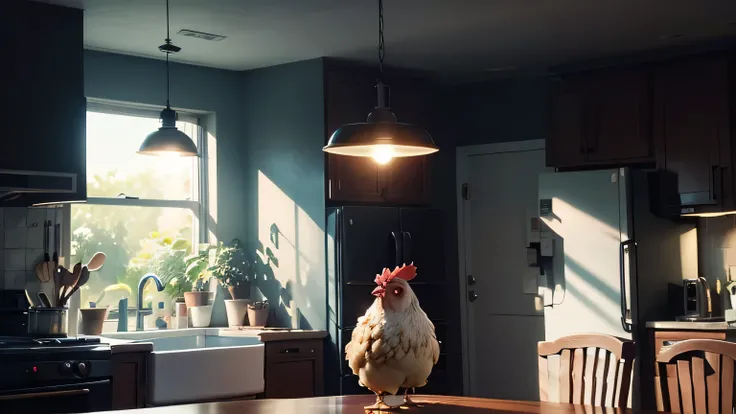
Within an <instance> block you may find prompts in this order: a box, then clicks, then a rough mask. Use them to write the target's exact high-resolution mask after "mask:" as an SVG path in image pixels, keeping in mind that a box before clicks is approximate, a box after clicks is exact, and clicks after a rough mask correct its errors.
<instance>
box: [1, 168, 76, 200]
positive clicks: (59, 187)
mask: <svg viewBox="0 0 736 414" xmlns="http://www.w3.org/2000/svg"><path fill="white" fill-rule="evenodd" d="M76 191H77V174H73V173H55V172H44V171H20V170H0V193H2V194H5V195H9V194H24V193H36V194H41V193H74V192H76Z"/></svg>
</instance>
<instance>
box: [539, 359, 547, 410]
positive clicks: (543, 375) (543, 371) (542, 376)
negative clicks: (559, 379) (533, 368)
mask: <svg viewBox="0 0 736 414" xmlns="http://www.w3.org/2000/svg"><path fill="white" fill-rule="evenodd" d="M538 358H539V401H549V373H548V372H547V365H548V364H549V361H548V360H547V358H546V357H542V356H540V357H538Z"/></svg>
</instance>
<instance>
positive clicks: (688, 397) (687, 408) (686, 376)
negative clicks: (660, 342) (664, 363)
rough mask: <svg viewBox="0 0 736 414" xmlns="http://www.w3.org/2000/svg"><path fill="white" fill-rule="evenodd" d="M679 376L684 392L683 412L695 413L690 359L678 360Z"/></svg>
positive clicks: (681, 389) (687, 413) (681, 392)
mask: <svg viewBox="0 0 736 414" xmlns="http://www.w3.org/2000/svg"><path fill="white" fill-rule="evenodd" d="M677 378H678V380H679V382H680V394H682V414H693V413H694V411H693V384H692V381H691V380H690V361H677Z"/></svg>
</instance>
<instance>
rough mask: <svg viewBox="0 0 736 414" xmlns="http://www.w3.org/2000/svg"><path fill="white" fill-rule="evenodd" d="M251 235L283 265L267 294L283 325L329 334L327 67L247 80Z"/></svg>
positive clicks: (264, 73)
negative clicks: (326, 247) (325, 96)
mask: <svg viewBox="0 0 736 414" xmlns="http://www.w3.org/2000/svg"><path fill="white" fill-rule="evenodd" d="M243 96H244V102H243V111H242V114H243V124H244V134H245V136H246V137H247V139H246V140H245V142H244V146H245V147H244V150H245V154H246V156H247V163H248V168H247V173H246V176H247V182H248V188H249V189H250V190H249V191H248V194H249V196H251V195H255V196H256V197H255V198H250V199H249V200H247V201H248V202H249V203H250V205H251V208H253V210H254V211H255V212H256V214H254V215H253V216H251V217H247V219H248V220H249V226H250V229H249V232H250V233H251V234H255V235H256V236H257V239H258V241H260V242H261V244H262V245H263V247H264V248H265V249H270V250H271V252H272V254H273V256H274V257H275V258H276V259H277V260H278V265H276V264H275V263H274V264H273V265H272V267H271V268H272V271H273V274H272V275H271V277H270V278H268V279H266V280H263V281H260V282H259V288H260V289H261V291H262V293H263V294H264V295H265V296H266V297H267V298H268V299H269V302H270V303H271V305H272V306H273V307H275V308H276V312H275V315H276V317H277V318H278V321H279V322H280V323H282V324H286V325H291V326H294V327H296V326H299V327H302V328H309V327H311V328H315V329H326V327H327V297H326V287H325V279H326V265H325V233H324V229H325V155H324V153H323V152H322V147H323V146H324V145H325V139H326V138H325V110H324V96H323V60H322V59H313V60H308V61H303V62H297V63H291V64H286V65H279V66H273V67H269V68H263V69H256V70H252V71H247V72H244V73H243Z"/></svg>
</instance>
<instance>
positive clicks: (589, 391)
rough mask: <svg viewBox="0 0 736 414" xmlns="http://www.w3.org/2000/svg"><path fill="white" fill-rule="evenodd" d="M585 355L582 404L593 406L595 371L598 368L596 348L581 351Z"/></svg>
mask: <svg viewBox="0 0 736 414" xmlns="http://www.w3.org/2000/svg"><path fill="white" fill-rule="evenodd" d="M583 352H584V353H585V373H584V374H583V385H584V386H585V392H584V396H583V404H590V405H594V404H595V387H596V377H595V371H596V368H598V348H589V349H587V350H585V349H584V350H583Z"/></svg>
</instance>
